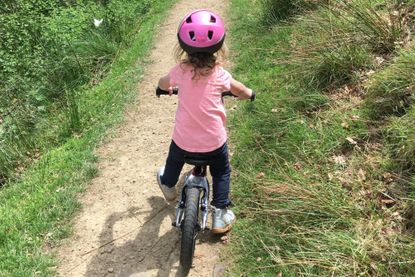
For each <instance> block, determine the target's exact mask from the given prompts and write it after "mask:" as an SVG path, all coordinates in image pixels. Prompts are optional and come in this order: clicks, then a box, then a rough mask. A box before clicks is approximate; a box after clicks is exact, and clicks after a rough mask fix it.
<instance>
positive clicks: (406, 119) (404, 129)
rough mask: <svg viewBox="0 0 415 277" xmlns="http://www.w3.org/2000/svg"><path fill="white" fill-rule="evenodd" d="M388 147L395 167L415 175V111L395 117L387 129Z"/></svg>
mask: <svg viewBox="0 0 415 277" xmlns="http://www.w3.org/2000/svg"><path fill="white" fill-rule="evenodd" d="M386 138H387V140H388V147H389V151H390V153H392V157H393V159H394V162H395V163H394V165H395V166H397V167H398V169H399V170H401V171H404V172H405V171H406V173H411V174H414V173H415V109H413V108H412V109H411V110H410V111H409V112H408V113H407V114H405V115H404V116H402V117H395V118H393V119H392V120H391V122H390V124H389V125H388V126H387V127H386Z"/></svg>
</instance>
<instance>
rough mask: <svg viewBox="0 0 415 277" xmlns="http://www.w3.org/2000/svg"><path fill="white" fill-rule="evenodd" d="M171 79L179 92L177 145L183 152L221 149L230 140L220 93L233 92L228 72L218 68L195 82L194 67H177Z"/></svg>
mask: <svg viewBox="0 0 415 277" xmlns="http://www.w3.org/2000/svg"><path fill="white" fill-rule="evenodd" d="M169 76H170V85H171V86H177V87H178V88H179V95H178V97H179V104H178V107H177V112H176V122H175V126H174V131H173V140H174V142H175V143H176V144H177V145H178V146H179V147H180V148H182V149H183V150H186V151H188V152H197V153H204V152H210V151H213V150H216V149H218V148H219V147H221V146H222V145H223V144H224V143H225V142H226V139H227V135H226V113H225V108H224V106H223V103H222V99H221V93H222V92H224V91H228V90H230V83H231V79H232V77H231V75H230V74H229V72H228V71H226V70H225V69H223V67H221V66H216V67H215V68H214V69H213V72H212V74H211V75H209V76H204V77H203V76H200V77H198V78H195V79H192V77H193V67H192V66H190V65H186V64H177V65H176V66H175V67H173V68H172V69H171V70H170V73H169Z"/></svg>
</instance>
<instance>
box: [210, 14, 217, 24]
mask: <svg viewBox="0 0 415 277" xmlns="http://www.w3.org/2000/svg"><path fill="white" fill-rule="evenodd" d="M210 22H212V23H216V18H215V17H214V16H213V15H211V16H210Z"/></svg>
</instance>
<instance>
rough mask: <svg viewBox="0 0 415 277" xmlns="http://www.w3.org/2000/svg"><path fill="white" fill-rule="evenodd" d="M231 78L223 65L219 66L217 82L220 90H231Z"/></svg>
mask: <svg viewBox="0 0 415 277" xmlns="http://www.w3.org/2000/svg"><path fill="white" fill-rule="evenodd" d="M231 80H232V75H231V74H230V73H229V72H228V71H227V70H225V69H224V68H223V67H219V70H218V78H217V84H218V85H219V86H220V90H221V91H222V92H223V91H229V90H231Z"/></svg>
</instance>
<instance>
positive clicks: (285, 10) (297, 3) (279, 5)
mask: <svg viewBox="0 0 415 277" xmlns="http://www.w3.org/2000/svg"><path fill="white" fill-rule="evenodd" d="M326 2H327V0H261V5H262V13H263V15H262V17H263V22H264V23H265V24H266V25H273V24H275V23H277V22H279V21H282V20H286V19H288V18H290V17H292V16H294V15H296V14H298V13H301V12H306V11H308V10H312V9H315V8H317V7H318V5H319V4H320V3H326Z"/></svg>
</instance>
